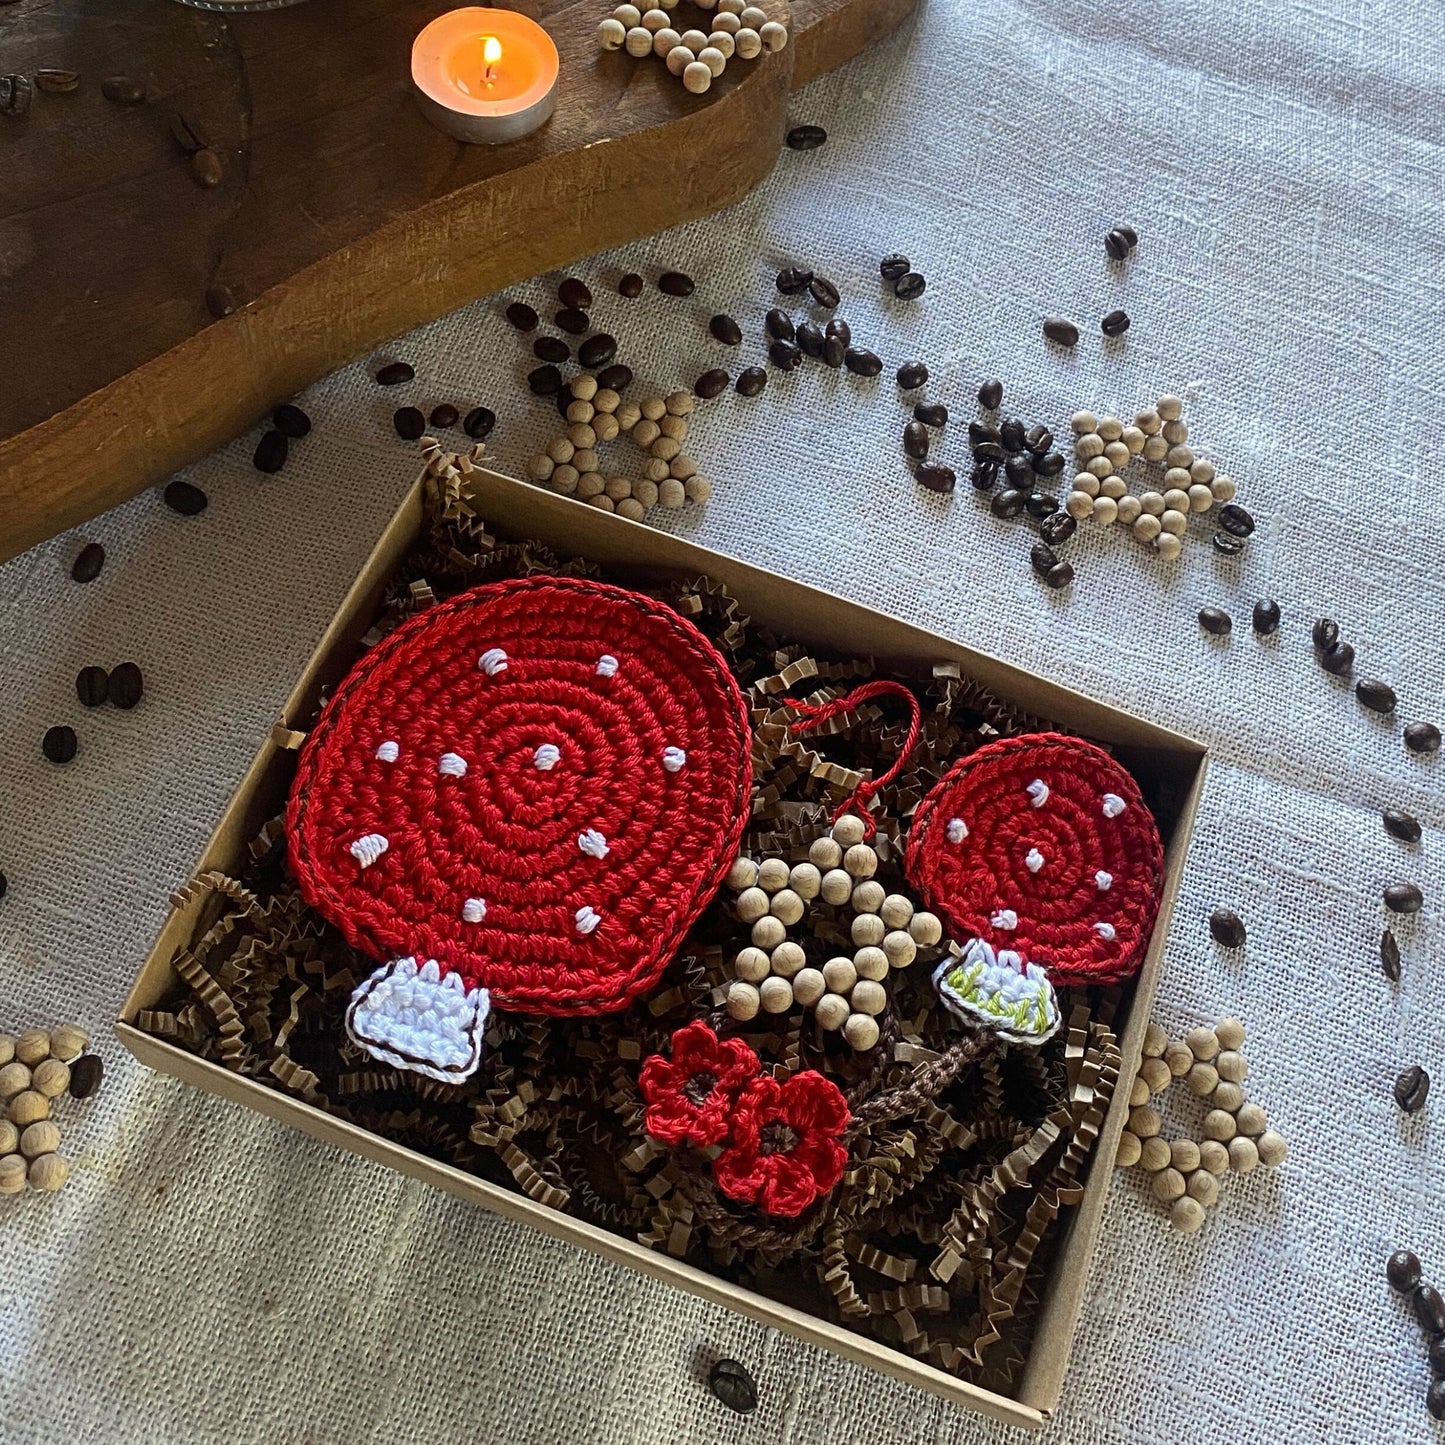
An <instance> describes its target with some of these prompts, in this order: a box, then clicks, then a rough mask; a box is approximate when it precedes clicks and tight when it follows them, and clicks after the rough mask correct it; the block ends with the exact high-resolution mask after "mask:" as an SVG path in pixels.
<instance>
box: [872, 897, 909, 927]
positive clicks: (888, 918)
mask: <svg viewBox="0 0 1445 1445" xmlns="http://www.w3.org/2000/svg"><path fill="white" fill-rule="evenodd" d="M875 911H876V912H877V914H878V916H879V917H880V918H882V920H883V921H884V923H886V924H887V925H888V926H889V928H907V927H908V920H909V919H910V918H912V917H913V900H912V899H911V898H905V897H904V895H903V894H901V893H890V894H888V896H887V897H886V898H884V900H883V902H882V903H881V904H880V905H879V906H878V908H877V909H876V910H875Z"/></svg>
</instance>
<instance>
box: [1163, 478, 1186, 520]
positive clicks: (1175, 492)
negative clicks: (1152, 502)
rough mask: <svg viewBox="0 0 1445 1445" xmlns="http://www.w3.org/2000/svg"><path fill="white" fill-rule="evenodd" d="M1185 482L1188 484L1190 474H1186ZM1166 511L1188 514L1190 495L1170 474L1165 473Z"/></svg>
mask: <svg viewBox="0 0 1445 1445" xmlns="http://www.w3.org/2000/svg"><path fill="white" fill-rule="evenodd" d="M1183 475H1184V480H1185V482H1186V483H1187V482H1188V480H1189V473H1188V472H1185V473H1184V474H1183ZM1164 510H1165V511H1166V512H1187V511H1188V510H1189V493H1188V492H1187V491H1186V490H1185V489H1184V488H1183V487H1181V486H1179V485H1178V482H1177V480H1176V479H1175V478H1172V477H1171V476H1170V474H1169V473H1168V472H1165V473H1164Z"/></svg>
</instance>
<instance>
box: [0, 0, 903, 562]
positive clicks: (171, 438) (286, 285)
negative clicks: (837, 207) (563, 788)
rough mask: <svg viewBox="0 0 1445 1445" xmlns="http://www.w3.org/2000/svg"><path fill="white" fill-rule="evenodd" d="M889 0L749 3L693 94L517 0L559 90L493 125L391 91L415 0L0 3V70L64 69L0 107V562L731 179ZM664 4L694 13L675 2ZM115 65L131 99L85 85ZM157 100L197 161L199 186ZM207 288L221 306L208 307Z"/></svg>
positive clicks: (748, 166)
mask: <svg viewBox="0 0 1445 1445" xmlns="http://www.w3.org/2000/svg"><path fill="white" fill-rule="evenodd" d="M457 3H462V0H457ZM912 5H913V0H792V11H791V16H789V15H788V14H787V13H786V11H785V0H766V3H765V6H764V8H766V9H767V10H768V11H769V14H770V15H773V16H774V17H775V18H778V19H783V20H787V21H789V23H790V30H791V43H790V44H789V45H788V47H787V48H786V49H784V50H783V51H781V52H780V53H779V54H777V55H766V54H765V55H764V56H763V57H762V58H760V59H759V60H757V61H754V62H751V63H747V62H742V61H734V62H732V63H731V64H730V65H729V66H728V68H727V70H726V72H725V73H724V74H723V76H722V77H721V79H720V80H718V81H717V82H715V83H714V85H713V87H712V89H711V90H710V91H709V92H708V94H707V95H706V96H692V95H689V94H688V93H687V92H686V91H685V90H684V89H683V87H682V85H681V83H680V82H679V81H677V80H676V79H674V78H673V77H672V76H671V75H670V74H668V72H667V70H666V68H665V67H664V66H663V65H662V63H661V62H660V61H657V60H655V59H650V58H649V59H647V60H643V61H638V60H634V59H633V58H632V57H630V56H628V55H626V54H624V53H621V52H617V53H613V54H602V53H600V52H599V51H598V50H597V48H596V41H595V31H596V26H597V22H598V21H599V20H600V19H601V18H602V16H603V15H605V14H607V13H608V11H609V9H610V5H609V3H608V0H526V3H525V4H521V5H518V6H517V7H516V8H519V9H522V10H525V11H526V13H528V14H530V15H532V16H533V17H534V18H536V19H538V20H540V21H541V22H542V23H543V24H544V25H545V26H546V28H547V30H548V31H549V32H550V34H551V35H552V38H553V39H554V40H555V41H556V44H557V49H558V51H559V53H560V55H561V63H562V69H561V78H560V82H559V89H558V98H557V108H556V113H555V114H554V116H553V118H552V120H551V121H550V122H549V123H548V124H547V125H546V126H545V127H543V129H542V130H541V131H539V132H538V133H537V134H536V135H534V136H531V137H529V138H528V139H526V140H523V141H518V142H515V143H513V144H511V145H507V146H502V147H497V148H491V147H482V146H466V145H462V144H460V143H459V142H456V141H453V140H451V139H449V138H448V137H447V136H445V135H443V134H441V133H440V132H439V131H437V130H435V129H434V128H433V127H432V126H431V125H429V124H428V123H427V121H426V120H425V119H424V118H423V116H422V114H421V111H420V109H419V108H418V107H417V105H416V104H415V101H414V99H413V96H412V93H411V81H410V54H411V42H412V40H413V38H414V37H415V35H416V33H417V32H418V31H419V30H420V29H421V28H422V26H423V25H425V24H426V23H427V22H428V21H429V20H431V19H432V18H433V17H434V16H436V15H437V14H440V13H441V12H442V11H444V10H446V9H449V8H452V6H451V5H449V4H447V3H438V0H307V3H304V4H300V5H297V6H294V7H293V8H290V9H285V10H277V11H271V12H267V13H260V14H235V15H220V14H215V13H211V12H207V11H202V10H195V9H191V8H189V7H187V6H184V5H178V4H174V3H170V0H18V3H10V4H5V5H0V72H19V73H22V74H27V75H33V74H34V73H35V71H36V70H38V69H41V68H45V67H60V68H66V69H71V70H76V71H79V72H80V73H81V75H82V83H81V86H80V88H79V89H78V90H77V91H75V92H73V93H70V94H48V93H42V92H40V91H39V90H37V91H36V92H35V94H34V99H33V101H32V104H31V106H30V109H29V112H28V113H27V114H26V115H25V116H23V117H13V116H5V115H0V175H3V177H4V180H3V184H0V334H3V340H4V354H5V355H6V357H7V361H6V364H5V366H4V367H3V372H0V561H3V560H4V559H5V558H7V557H10V556H13V555H15V554H16V553H17V552H19V551H22V550H23V549H24V548H26V547H28V546H30V545H32V544H33V543H35V542H37V541H40V540H41V539H43V538H45V537H48V536H52V535H54V534H55V533H56V532H59V531H62V530H64V529H65V528H67V527H71V526H74V525H75V524H76V523H78V522H80V521H83V520H85V519H86V518H88V517H91V516H94V515H95V514H96V513H98V512H101V511H104V510H105V509H106V508H108V507H111V506H114V505H115V504H116V503H118V502H121V501H123V500H125V499H126V498H127V497H129V496H131V495H133V494H134V493H135V492H137V491H138V490H140V489H141V488H142V487H144V486H147V485H149V484H150V483H152V482H154V481H156V480H158V479H159V478H162V477H165V476H167V475H168V474H169V473H170V472H172V471H174V470H175V469H176V468H177V467H179V466H182V465H183V464H185V463H186V462H189V461H192V460H194V459H195V458H196V457H199V456H202V455H204V454H205V453H206V452H207V451H209V450H211V449H212V448H214V447H215V446H217V445H219V444H220V443H222V442H224V441H226V440H228V439H229V438H230V437H232V436H234V435H236V434H237V433H238V432H239V431H241V430H243V429H245V428H246V427H248V426H250V425H251V424H253V423H254V422H255V421H256V420H257V419H258V418H260V417H261V416H262V415H264V413H265V412H266V411H267V409H268V408H270V407H271V406H274V405H275V404H276V403H277V402H279V401H282V400H284V399H285V398H287V397H289V396H291V395H293V394H294V393H296V392H297V391H299V390H301V389H302V388H303V387H305V386H306V385H308V384H309V383H310V382H312V381H314V380H315V379H316V378H317V377H319V376H322V375H324V374H325V373H326V372H328V371H330V370H332V369H333V368H335V367H337V366H339V365H342V364H343V363H345V362H347V361H350V360H352V359H353V358H355V357H356V356H358V355H361V354H363V353H364V352H366V351H367V350H369V349H370V348H372V347H374V346H376V345H377V344H378V343H380V342H382V341H384V340H385V339H386V338H388V337H390V336H394V335H397V334H398V333H400V332H403V331H406V330H408V329H410V328H411V327H413V326H416V325H418V324H420V323H421V322H424V321H428V320H431V319H432V318H434V317H436V316H440V315H442V314H444V313H445V312H447V311H450V310H453V309H454V308H456V307H458V306H461V305H463V304H465V303H466V302H468V301H471V300H473V299H475V298H476V297H478V296H483V295H486V294H488V293H490V292H492V291H495V290H497V289H499V288H501V287H503V286H507V285H510V284H512V283H513V282H515V281H518V280H521V279H523V278H526V277H529V276H534V275H536V274H538V273H539V272H542V271H547V270H551V269H553V268H555V267H560V266H565V265H567V264H568V263H570V262H572V261H574V260H577V259H578V258H580V257H582V256H586V255H590V254H592V253H593V252H595V251H599V250H603V249H606V248H608V247H611V246H616V245H620V244H622V243H624V242H626V241H630V240H635V239H636V238H637V237H639V236H643V235H650V234H651V233H653V232H655V231H660V230H663V229H665V228H667V227H669V226H673V225H676V224H678V223H679V222H681V221H684V220H687V219H689V218H691V217H694V216H699V215H703V214H705V213H707V212H709V211H714V210H717V209H719V208H721V207H723V206H726V205H729V204H731V203H732V202H734V201H736V200H738V199H739V198H740V197H742V196H743V195H744V194H746V192H747V191H748V190H750V189H751V188H752V187H753V186H754V185H756V184H757V183H758V182H759V181H760V180H761V179H762V178H763V177H764V176H765V175H766V174H767V173H768V171H769V170H770V169H771V167H772V165H773V162H774V161H775V159H776V158H777V154H778V151H779V148H780V146H781V143H782V139H783V134H784V131H785V128H786V118H787V106H788V96H789V92H790V90H791V89H793V88H795V87H797V86H798V85H801V84H804V83H805V82H806V81H808V80H811V79H813V78H814V77H816V76H818V75H820V74H822V73H824V72H825V71H827V70H830V69H832V68H834V67H835V66H838V65H840V64H842V63H843V62H844V61H846V60H848V59H850V58H851V57H852V56H854V55H856V54H857V53H858V52H859V51H860V50H862V49H863V48H864V47H865V46H866V45H868V44H869V43H871V42H872V41H873V40H875V39H876V38H878V37H879V36H881V35H883V34H886V33H887V32H888V31H889V30H891V29H892V28H893V27H894V26H896V25H897V24H898V23H899V22H900V21H901V20H902V19H903V18H904V17H905V16H906V15H907V14H908V12H909V11H910V10H911V9H912ZM678 17H679V18H680V19H681V20H683V21H685V22H686V24H693V23H697V22H701V21H705V19H706V16H705V14H704V12H696V13H694V12H692V10H691V9H690V0H684V3H683V5H682V7H681V8H680V10H679V11H678ZM680 28H685V26H684V27H680ZM703 28H707V27H706V26H704V27H703ZM115 74H126V75H130V76H133V77H135V78H137V79H139V80H141V81H143V82H144V83H145V85H146V88H147V99H146V101H145V103H144V104H141V105H138V106H135V107H122V106H117V105H115V104H113V103H111V102H110V101H107V100H105V99H104V98H103V97H102V95H101V92H100V82H101V79H102V78H103V77H105V76H107V75H115ZM177 113H179V114H183V115H184V116H185V117H186V119H187V121H188V122H189V123H190V125H191V127H192V128H193V129H194V130H196V131H199V132H200V134H201V136H202V138H203V139H204V140H206V141H207V142H208V143H209V144H210V145H211V146H212V147H213V148H214V149H215V150H217V151H218V152H219V153H220V154H221V156H222V158H223V161H224V167H225V171H224V177H223V179H222V181H221V183H220V185H219V186H217V187H216V188H215V189H213V190H206V189H203V188H202V187H201V186H199V185H198V184H197V183H196V182H195V181H194V180H193V179H192V177H191V174H190V170H189V165H188V160H187V156H186V154H185V152H184V151H183V150H182V149H181V147H180V145H179V144H178V143H177V141H176V139H175V137H174V135H173V134H172V121H173V117H174V116H175V115H176V114H177ZM216 287H225V288H228V289H229V291H230V292H231V293H232V295H233V296H234V298H235V303H236V307H237V309H236V310H235V311H233V312H232V313H231V314H230V315H227V316H224V317H223V318H222V319H216V318H215V317H214V316H213V315H212V314H211V313H210V311H209V310H208V309H207V304H206V296H207V293H208V291H211V290H212V289H213V288H216Z"/></svg>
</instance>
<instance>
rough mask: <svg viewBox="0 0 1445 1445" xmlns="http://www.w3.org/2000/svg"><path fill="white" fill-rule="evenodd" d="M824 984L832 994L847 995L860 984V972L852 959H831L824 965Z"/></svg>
mask: <svg viewBox="0 0 1445 1445" xmlns="http://www.w3.org/2000/svg"><path fill="white" fill-rule="evenodd" d="M823 982H824V983H826V984H827V985H828V989H829V991H830V992H832V993H842V994H846V993H848V992H850V991H851V990H852V987H853V985H854V984H855V983H857V982H858V970H857V968H856V967H855V966H854V964H853V960H852V959H851V958H841V957H839V958H830V959H829V960H828V961H827V963H825V964H824V965H823Z"/></svg>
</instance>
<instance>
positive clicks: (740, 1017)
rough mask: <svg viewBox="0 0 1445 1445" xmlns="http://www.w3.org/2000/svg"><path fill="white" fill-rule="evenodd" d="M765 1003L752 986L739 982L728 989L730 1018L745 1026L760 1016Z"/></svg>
mask: <svg viewBox="0 0 1445 1445" xmlns="http://www.w3.org/2000/svg"><path fill="white" fill-rule="evenodd" d="M762 1006H763V1001H762V998H761V997H760V995H759V994H758V991H757V989H755V988H754V987H753V986H752V984H750V983H744V982H743V981H742V980H741V979H739V980H737V981H736V982H735V983H733V984H732V985H731V986H730V987H729V988H728V1017H729V1018H733V1019H736V1020H737V1021H738V1022H739V1023H742V1024H745V1023H747V1021H748V1020H749V1019H755V1018H757V1016H758V1010H759V1009H760V1008H761V1007H762Z"/></svg>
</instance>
